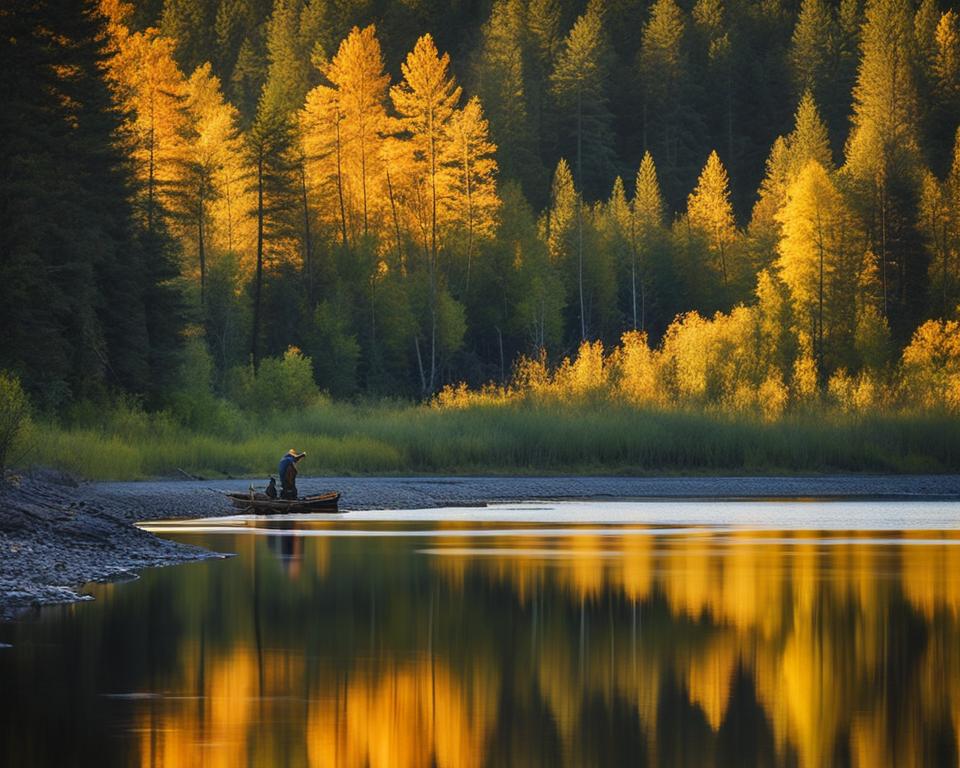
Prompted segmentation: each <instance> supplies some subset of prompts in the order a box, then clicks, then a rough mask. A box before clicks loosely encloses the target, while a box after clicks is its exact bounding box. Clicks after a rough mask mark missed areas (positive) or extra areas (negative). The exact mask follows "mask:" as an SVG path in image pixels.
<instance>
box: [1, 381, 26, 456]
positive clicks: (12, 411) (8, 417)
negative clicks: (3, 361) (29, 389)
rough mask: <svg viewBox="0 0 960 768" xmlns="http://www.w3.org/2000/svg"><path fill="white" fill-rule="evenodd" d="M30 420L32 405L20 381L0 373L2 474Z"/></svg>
mask: <svg viewBox="0 0 960 768" xmlns="http://www.w3.org/2000/svg"><path fill="white" fill-rule="evenodd" d="M29 418H30V404H29V403H28V402H27V396H26V394H25V393H24V391H23V387H21V386H20V379H18V378H17V377H16V376H13V375H11V374H9V373H5V372H3V371H0V472H2V471H3V470H4V469H5V468H6V466H7V460H8V459H9V458H10V456H11V451H12V450H13V447H14V445H15V443H16V442H17V438H19V437H20V434H21V433H22V431H23V429H24V427H25V426H26V424H27V421H28V420H29Z"/></svg>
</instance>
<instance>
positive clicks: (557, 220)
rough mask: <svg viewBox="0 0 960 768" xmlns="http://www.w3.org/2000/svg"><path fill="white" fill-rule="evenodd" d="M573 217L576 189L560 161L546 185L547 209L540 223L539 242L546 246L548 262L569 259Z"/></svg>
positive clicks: (567, 164)
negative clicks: (541, 226) (547, 192)
mask: <svg viewBox="0 0 960 768" xmlns="http://www.w3.org/2000/svg"><path fill="white" fill-rule="evenodd" d="M576 218H577V190H576V188H575V187H574V184H573V174H572V173H571V172H570V165H569V163H567V161H566V160H565V159H564V158H562V157H561V158H560V161H559V162H558V163H557V168H556V170H555V171H554V173H553V182H552V184H551V185H550V207H549V208H548V209H547V215H546V218H545V220H544V227H543V230H544V231H543V236H544V237H543V239H544V240H545V241H546V243H547V252H548V253H549V254H550V261H551V262H553V263H554V264H562V263H563V262H566V261H567V260H569V259H570V258H572V250H573V244H572V243H571V240H572V236H573V232H574V227H575V226H576Z"/></svg>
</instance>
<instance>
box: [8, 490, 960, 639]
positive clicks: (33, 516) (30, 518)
mask: <svg viewBox="0 0 960 768" xmlns="http://www.w3.org/2000/svg"><path fill="white" fill-rule="evenodd" d="M260 484H262V483H260ZM249 485H250V481H249V480H223V481H200V480H196V481H194V480H164V481H150V482H137V483H77V482H75V481H74V480H72V479H71V478H69V477H67V476H64V475H61V474H58V473H53V472H37V473H33V474H31V475H29V476H27V477H24V478H8V480H7V482H6V483H4V484H3V485H2V486H0V620H3V619H9V618H11V617H12V616H14V615H16V614H17V613H19V612H20V611H22V610H24V609H26V608H29V607H31V606H37V605H44V604H49V603H61V602H69V601H72V600H83V599H86V598H85V597H84V596H83V595H82V594H81V593H80V592H78V589H79V588H80V587H81V586H82V585H83V584H85V583H87V582H91V581H102V580H109V579H117V578H125V577H130V578H132V577H134V576H135V573H136V571H138V570H140V569H142V568H147V567H153V566H161V565H170V564H174V563H180V562H185V561H188V560H196V559H202V558H207V557H214V556H216V555H213V554H211V553H209V552H207V551H205V550H202V549H199V548H196V547H189V546H186V545H183V544H178V543H174V542H172V541H168V540H165V539H161V538H158V537H156V536H154V535H153V534H150V533H147V532H145V531H142V530H139V529H138V528H136V527H134V525H133V523H135V522H138V521H141V520H159V519H178V518H180V519H182V518H191V517H212V516H217V515H224V514H230V513H231V512H232V511H233V510H232V508H231V507H230V505H229V504H227V503H226V501H225V499H224V497H223V495H222V492H223V491H228V490H246V489H247V488H248V487H249ZM298 485H299V487H300V491H301V493H302V494H309V493H316V492H319V491H322V490H327V489H336V490H339V491H341V493H342V494H343V496H342V500H341V509H343V510H357V509H423V508H429V507H443V506H461V505H472V504H483V503H487V502H503V501H517V500H523V499H535V500H547V499H553V500H556V499H651V498H659V499H664V498H667V499H669V498H677V499H691V498H692V499H698V498H702V499H771V498H775V499H789V498H828V499H894V500H895V499H910V500H921V499H946V500H957V501H960V475H842V476H837V475H828V476H817V477H640V478H637V477H323V478H309V477H308V478H301V479H300V480H299V483H298Z"/></svg>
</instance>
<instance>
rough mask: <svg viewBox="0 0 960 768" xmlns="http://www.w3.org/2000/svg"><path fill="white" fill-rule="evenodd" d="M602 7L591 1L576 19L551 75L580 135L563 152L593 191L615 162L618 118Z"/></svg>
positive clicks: (565, 117)
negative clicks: (613, 112) (614, 124)
mask: <svg viewBox="0 0 960 768" xmlns="http://www.w3.org/2000/svg"><path fill="white" fill-rule="evenodd" d="M601 8H602V6H601V4H600V3H599V2H596V1H594V2H591V3H590V4H589V5H588V7H587V10H586V12H585V13H584V14H583V15H582V16H580V17H578V18H577V20H576V22H575V23H574V25H573V28H572V29H571V30H570V33H569V34H568V35H567V37H566V38H565V39H564V41H563V47H562V49H561V51H560V54H559V56H558V57H557V63H556V66H555V67H554V69H553V72H552V73H551V75H550V87H551V90H552V93H553V95H554V97H555V98H556V100H557V107H558V109H559V110H560V117H561V124H562V125H563V126H564V127H565V128H566V129H567V130H569V131H570V134H571V135H572V136H573V137H574V140H575V143H574V146H572V147H568V146H566V145H561V151H564V150H566V151H569V154H571V155H573V157H574V173H575V176H576V181H577V184H579V185H580V187H581V188H582V189H583V190H584V192H585V193H589V194H593V195H596V194H597V193H599V191H600V190H601V189H602V188H603V186H604V185H605V184H606V182H607V179H608V178H609V177H610V176H611V175H612V174H611V170H612V167H613V147H612V137H611V132H610V126H611V122H612V119H613V118H612V115H611V113H610V108H609V105H608V103H607V98H608V96H607V90H608V82H607V78H608V77H609V73H610V63H611V51H610V48H609V44H608V43H607V40H606V36H605V34H604V30H603V17H602V11H601ZM571 150H572V151H571Z"/></svg>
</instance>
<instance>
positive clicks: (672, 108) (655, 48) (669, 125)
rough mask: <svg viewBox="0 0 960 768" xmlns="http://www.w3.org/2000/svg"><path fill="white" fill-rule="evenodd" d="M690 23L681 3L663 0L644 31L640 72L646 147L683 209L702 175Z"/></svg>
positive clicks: (670, 195) (700, 128)
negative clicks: (697, 152)
mask: <svg viewBox="0 0 960 768" xmlns="http://www.w3.org/2000/svg"><path fill="white" fill-rule="evenodd" d="M685 34H686V22H685V19H684V16H683V11H682V10H681V9H680V7H679V6H678V5H677V4H676V2H675V0H657V2H656V3H654V5H653V8H652V9H651V11H650V20H649V21H648V22H647V24H646V25H645V26H644V28H643V35H642V38H641V43H640V51H639V54H638V56H637V67H638V71H639V79H640V83H641V121H642V126H643V142H642V143H643V147H644V150H645V151H648V152H652V153H653V154H654V155H656V157H657V158H659V161H660V165H661V170H662V172H663V174H664V180H665V186H666V187H667V189H668V193H667V194H668V197H669V199H670V201H671V203H673V204H674V205H676V204H679V203H680V200H681V196H682V191H683V189H685V188H689V187H688V184H689V182H690V181H692V177H693V175H694V174H695V173H696V166H695V163H694V161H693V153H694V151H695V150H696V148H697V145H698V144H699V141H700V136H699V134H700V132H701V131H702V128H703V126H702V125H701V124H700V120H701V119H700V116H699V115H698V114H697V113H696V111H695V109H694V108H693V100H692V84H691V83H690V81H689V77H690V73H689V61H688V58H689V57H688V55H687V52H686V42H685Z"/></svg>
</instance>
